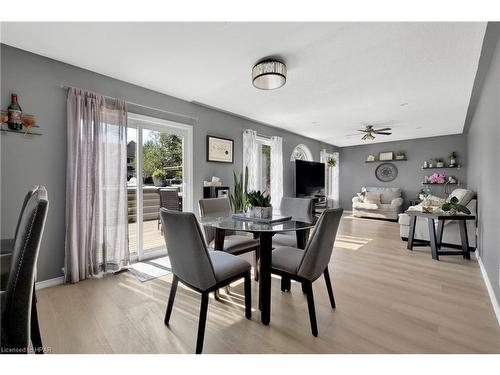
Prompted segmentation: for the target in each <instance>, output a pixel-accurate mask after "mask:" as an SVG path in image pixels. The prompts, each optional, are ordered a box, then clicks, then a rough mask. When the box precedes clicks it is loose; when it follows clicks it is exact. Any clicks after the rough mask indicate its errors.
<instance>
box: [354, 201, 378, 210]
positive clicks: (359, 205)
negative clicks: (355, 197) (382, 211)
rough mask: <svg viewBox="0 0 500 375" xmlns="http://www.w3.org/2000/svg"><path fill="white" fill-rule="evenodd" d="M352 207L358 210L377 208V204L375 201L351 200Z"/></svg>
mask: <svg viewBox="0 0 500 375" xmlns="http://www.w3.org/2000/svg"><path fill="white" fill-rule="evenodd" d="M352 208H356V209H358V210H378V205H376V204H375V203H365V202H353V203H352Z"/></svg>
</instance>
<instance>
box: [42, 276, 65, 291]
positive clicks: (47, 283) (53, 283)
mask: <svg viewBox="0 0 500 375" xmlns="http://www.w3.org/2000/svg"><path fill="white" fill-rule="evenodd" d="M63 283H64V276H60V277H55V278H53V279H48V280H43V281H37V282H36V283H35V289H36V290H39V289H44V288H50V287H51V286H56V285H61V284H63Z"/></svg>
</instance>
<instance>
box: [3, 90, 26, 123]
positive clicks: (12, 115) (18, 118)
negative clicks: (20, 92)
mask: <svg viewBox="0 0 500 375" xmlns="http://www.w3.org/2000/svg"><path fill="white" fill-rule="evenodd" d="M11 98H12V100H11V103H10V105H9V108H7V112H8V114H9V122H8V126H9V128H10V129H12V130H21V129H22V128H23V119H22V117H23V110H22V109H21V106H20V105H19V103H18V102H17V94H14V93H12V94H11Z"/></svg>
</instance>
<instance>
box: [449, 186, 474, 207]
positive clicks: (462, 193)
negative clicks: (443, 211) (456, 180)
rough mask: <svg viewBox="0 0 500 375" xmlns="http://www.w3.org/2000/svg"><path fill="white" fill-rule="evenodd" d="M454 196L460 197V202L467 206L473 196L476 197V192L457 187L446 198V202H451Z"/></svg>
mask: <svg viewBox="0 0 500 375" xmlns="http://www.w3.org/2000/svg"><path fill="white" fill-rule="evenodd" d="M453 197H456V198H457V199H458V204H461V205H463V206H467V204H469V202H470V201H471V200H472V198H474V192H473V191H471V190H467V189H455V190H453V191H452V192H451V194H450V195H449V197H448V198H446V202H449V201H450V200H451V198H453Z"/></svg>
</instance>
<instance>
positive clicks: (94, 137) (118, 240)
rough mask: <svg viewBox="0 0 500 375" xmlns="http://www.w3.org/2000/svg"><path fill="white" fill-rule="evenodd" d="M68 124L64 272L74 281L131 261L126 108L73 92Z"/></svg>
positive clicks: (68, 101)
mask: <svg viewBox="0 0 500 375" xmlns="http://www.w3.org/2000/svg"><path fill="white" fill-rule="evenodd" d="M67 126H68V129H67V131H68V145H67V152H68V154H67V168H66V242H65V268H64V272H65V281H66V282H72V283H74V282H78V281H80V280H84V279H86V278H89V277H91V276H94V275H97V274H99V273H100V272H106V271H114V270H117V269H119V268H121V267H122V266H124V265H126V264H128V262H129V251H128V233H127V231H128V218H127V109H126V104H125V102H123V101H119V100H117V101H116V102H115V103H113V104H110V103H106V99H105V98H104V97H103V96H102V95H99V94H95V93H91V92H85V91H82V90H80V89H73V88H72V89H69V91H68V98H67Z"/></svg>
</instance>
